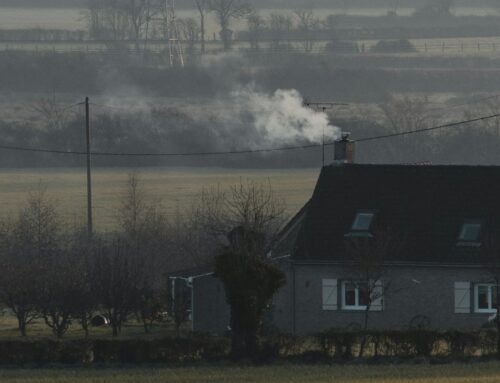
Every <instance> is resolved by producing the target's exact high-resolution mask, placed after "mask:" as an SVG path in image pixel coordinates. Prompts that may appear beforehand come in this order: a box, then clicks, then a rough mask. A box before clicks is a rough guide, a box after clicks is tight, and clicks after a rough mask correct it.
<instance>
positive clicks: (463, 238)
mask: <svg viewBox="0 0 500 383" xmlns="http://www.w3.org/2000/svg"><path fill="white" fill-rule="evenodd" d="M480 237H481V222H479V221H465V222H464V223H463V224H462V227H461V229H460V233H459V235H458V245H461V246H478V245H479V244H480Z"/></svg>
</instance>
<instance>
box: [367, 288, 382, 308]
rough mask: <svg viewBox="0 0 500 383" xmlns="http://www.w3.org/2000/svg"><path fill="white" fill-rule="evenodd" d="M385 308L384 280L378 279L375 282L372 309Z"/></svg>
mask: <svg viewBox="0 0 500 383" xmlns="http://www.w3.org/2000/svg"><path fill="white" fill-rule="evenodd" d="M383 309H384V287H383V285H382V281H376V282H375V283H374V284H373V291H372V304H371V305H370V311H382V310H383Z"/></svg>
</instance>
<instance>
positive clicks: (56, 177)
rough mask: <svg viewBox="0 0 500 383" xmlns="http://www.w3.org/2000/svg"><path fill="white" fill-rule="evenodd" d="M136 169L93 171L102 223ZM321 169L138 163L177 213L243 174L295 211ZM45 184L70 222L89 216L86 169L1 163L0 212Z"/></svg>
mask: <svg viewBox="0 0 500 383" xmlns="http://www.w3.org/2000/svg"><path fill="white" fill-rule="evenodd" d="M130 171H131V169H126V168H113V169H102V168H101V169H96V170H95V171H94V176H93V180H94V185H93V186H94V216H95V221H96V225H97V228H98V229H101V230H102V229H104V230H105V229H110V228H112V227H113V224H114V222H115V219H116V217H117V209H119V207H120V200H121V197H122V196H123V194H124V190H125V185H126V180H127V175H128V173H130ZM318 174H319V169H296V170H293V169H287V170H241V169H199V168H182V169H180V168H143V169H139V175H140V178H141V180H142V183H143V185H144V187H145V189H146V191H147V193H148V194H149V195H150V196H151V199H152V200H154V201H155V202H158V203H159V204H161V205H162V206H163V208H164V209H165V211H166V213H167V214H169V215H171V216H173V215H174V214H175V213H176V211H178V210H180V211H183V210H184V209H188V208H189V206H190V205H192V203H193V202H194V201H195V200H196V198H197V197H198V196H199V194H200V192H201V190H202V188H204V187H210V186H217V185H220V187H221V188H223V189H225V188H228V187H230V186H231V185H234V184H237V183H238V182H240V180H243V181H244V182H245V181H246V180H254V181H256V182H262V183H267V182H268V181H270V182H271V185H272V187H273V189H274V190H275V191H276V193H277V195H278V196H279V197H281V198H283V199H284V200H285V202H286V204H287V208H288V211H289V213H290V214H293V213H294V212H295V211H297V210H298V209H300V208H301V207H302V206H303V205H304V203H305V202H306V201H307V200H308V199H309V198H310V197H311V194H312V191H313V188H314V186H315V184H316V180H317V176H318ZM40 182H41V183H42V184H43V185H46V187H47V196H48V197H50V198H52V199H53V200H55V201H56V202H57V205H58V206H59V207H60V212H61V213H62V214H63V215H64V216H65V218H66V220H67V221H68V222H69V223H79V222H83V221H84V217H86V215H85V206H86V205H85V204H86V194H85V193H86V178H85V169H22V170H20V169H10V170H9V169H2V170H0V218H1V217H6V216H9V215H14V214H16V210H17V209H18V208H20V207H22V206H23V205H24V204H25V202H26V200H27V198H28V195H29V193H30V192H34V191H36V190H37V187H38V185H39V183H40Z"/></svg>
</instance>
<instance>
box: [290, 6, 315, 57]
mask: <svg viewBox="0 0 500 383" xmlns="http://www.w3.org/2000/svg"><path fill="white" fill-rule="evenodd" d="M294 14H295V17H296V18H297V21H298V24H297V28H298V30H299V32H300V33H301V34H302V39H303V44H304V50H305V51H306V52H310V51H312V49H313V46H314V33H315V31H316V30H317V29H318V28H319V26H320V24H321V22H320V20H319V18H317V17H316V16H315V15H314V12H313V10H312V9H296V10H295V11H294Z"/></svg>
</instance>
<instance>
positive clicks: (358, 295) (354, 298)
mask: <svg viewBox="0 0 500 383" xmlns="http://www.w3.org/2000/svg"><path fill="white" fill-rule="evenodd" d="M368 301H369V299H368V284H367V283H366V282H351V281H345V282H342V308H343V309H346V310H366V306H367V305H368Z"/></svg>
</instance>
